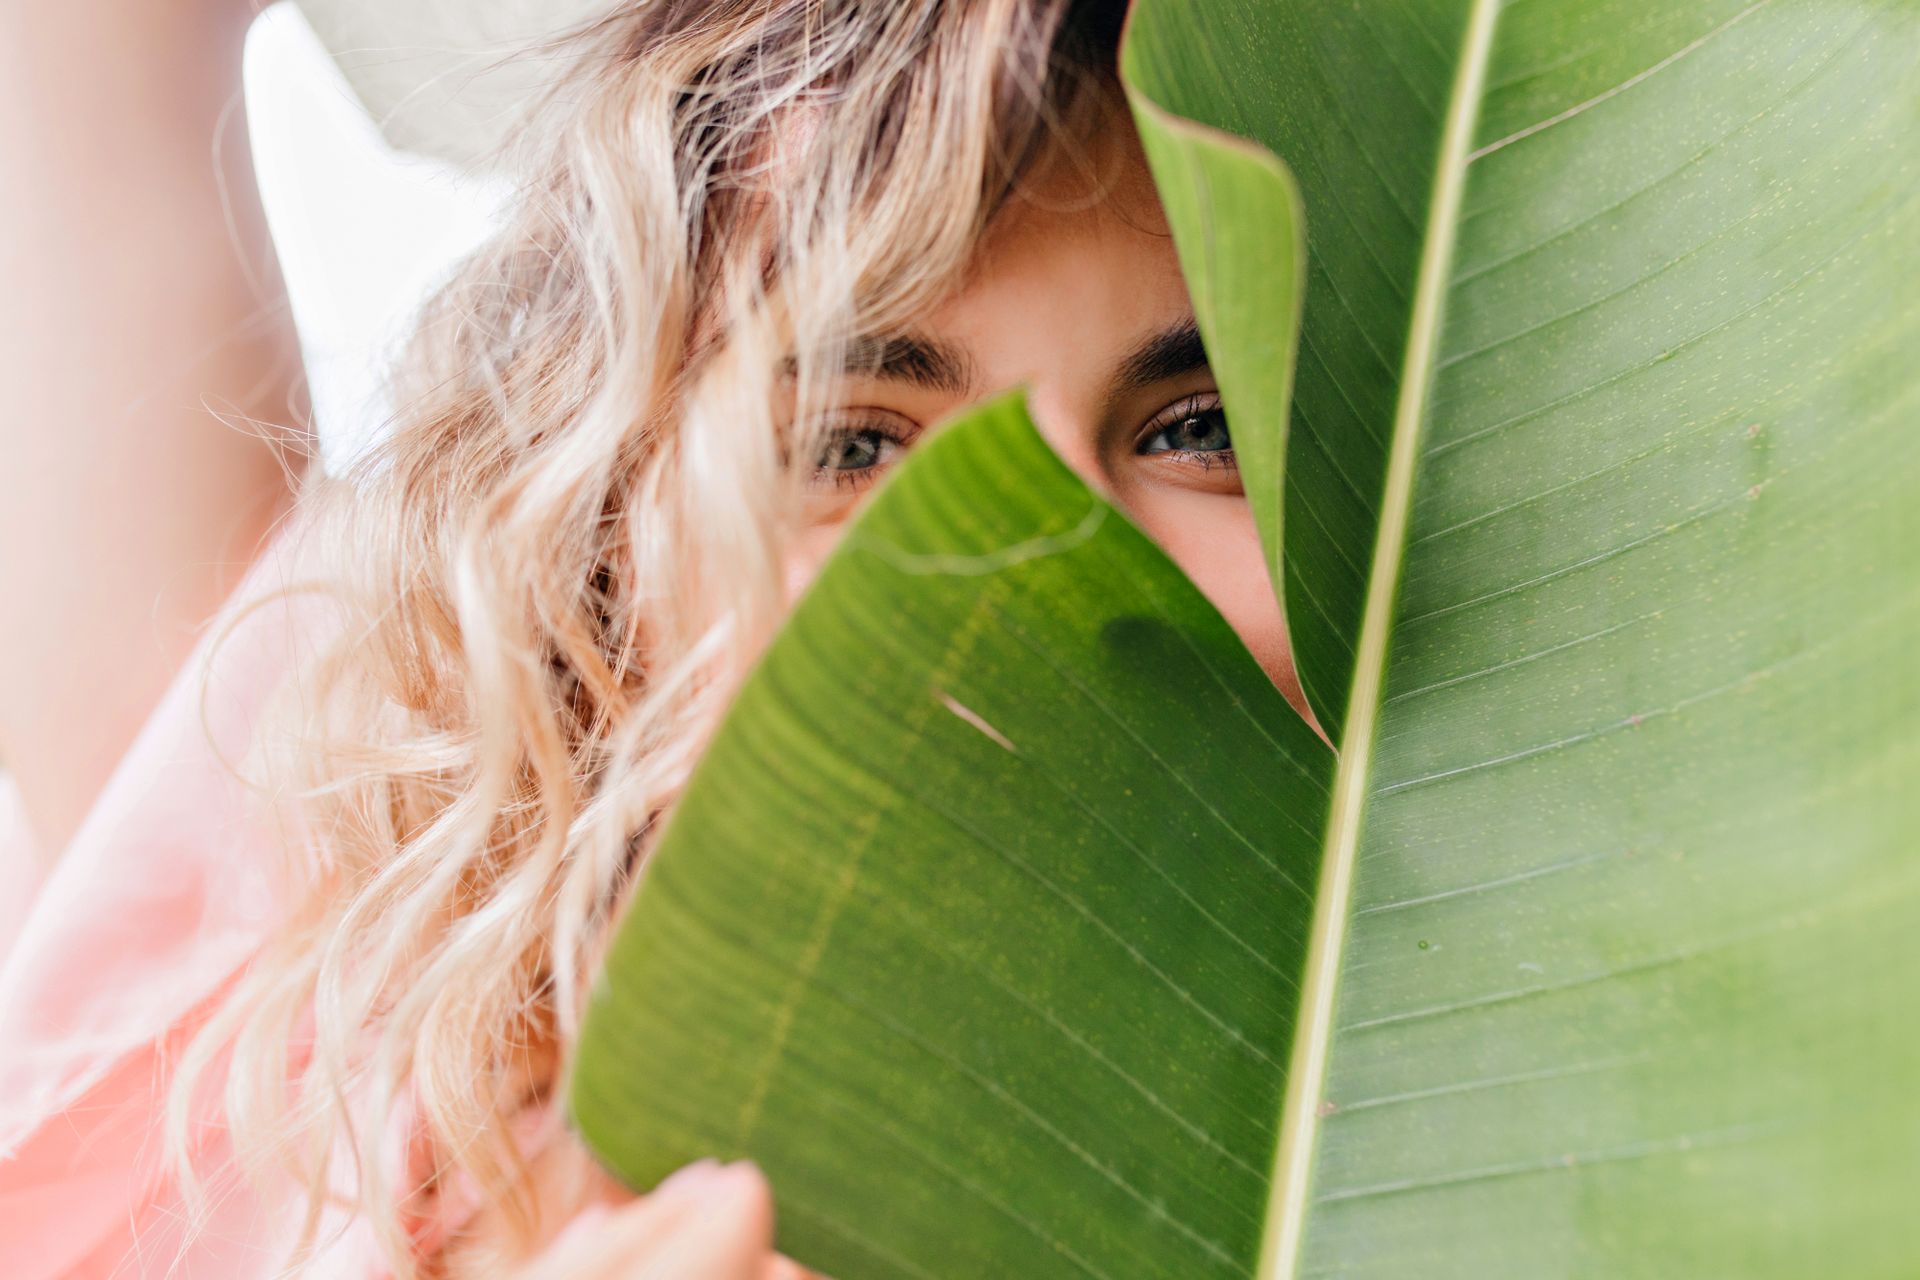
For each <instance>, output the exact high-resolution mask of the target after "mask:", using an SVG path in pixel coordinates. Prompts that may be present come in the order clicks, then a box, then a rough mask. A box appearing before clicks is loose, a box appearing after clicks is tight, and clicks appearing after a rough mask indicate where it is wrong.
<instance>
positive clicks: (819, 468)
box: [813, 416, 919, 489]
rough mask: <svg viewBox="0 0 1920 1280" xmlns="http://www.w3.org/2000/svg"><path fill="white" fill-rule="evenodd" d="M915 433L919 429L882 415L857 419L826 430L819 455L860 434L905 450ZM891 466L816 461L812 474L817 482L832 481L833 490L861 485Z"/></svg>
mask: <svg viewBox="0 0 1920 1280" xmlns="http://www.w3.org/2000/svg"><path fill="white" fill-rule="evenodd" d="M918 434H919V430H918V428H909V427H907V426H905V425H904V424H900V423H894V422H891V421H889V420H887V419H886V418H884V417H877V416H876V417H870V418H856V419H854V420H852V421H849V422H845V423H843V424H841V425H839V426H835V427H831V428H829V429H828V430H827V432H826V434H825V435H824V436H823V437H822V438H821V442H820V454H819V456H820V457H822V458H825V457H826V456H827V454H828V452H829V451H830V450H832V449H833V448H834V446H836V445H838V444H841V443H843V442H846V441H850V440H857V439H859V438H861V437H862V436H873V437H876V438H878V439H879V440H882V441H885V442H888V443H890V444H892V445H894V446H896V447H897V448H901V449H904V448H906V447H907V446H908V445H909V444H911V443H913V438H914V437H915V436H917V435H918ZM891 465H892V464H891V463H890V462H882V463H880V464H879V465H877V466H871V467H851V468H849V467H831V466H828V465H827V464H826V463H825V462H817V463H815V465H814V469H813V475H814V480H815V482H816V483H820V484H831V485H833V487H834V488H836V489H854V488H863V487H865V486H867V485H871V484H873V483H874V482H875V481H876V480H878V479H879V478H880V476H881V474H882V473H883V472H884V471H886V469H887V468H888V467H889V466H891Z"/></svg>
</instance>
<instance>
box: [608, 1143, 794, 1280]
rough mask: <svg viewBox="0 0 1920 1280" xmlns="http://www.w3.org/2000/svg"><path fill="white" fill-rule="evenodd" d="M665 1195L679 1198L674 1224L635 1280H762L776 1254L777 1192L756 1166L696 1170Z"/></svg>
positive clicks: (658, 1242) (634, 1272) (742, 1164)
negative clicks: (773, 1254) (775, 1211)
mask: <svg viewBox="0 0 1920 1280" xmlns="http://www.w3.org/2000/svg"><path fill="white" fill-rule="evenodd" d="M676 1176H677V1175H676ZM663 1194H664V1195H668V1196H672V1197H674V1202H673V1210H674V1218H673V1221H672V1224H671V1226H670V1228H669V1230H668V1232H667V1233H666V1234H665V1235H663V1236H661V1237H660V1238H659V1239H658V1241H657V1242H656V1244H655V1247H654V1248H653V1250H652V1251H651V1252H650V1253H649V1254H648V1256H647V1260H646V1262H645V1264H644V1265H642V1266H641V1267H639V1268H638V1269H637V1270H635V1271H633V1272H631V1273H630V1274H631V1276H632V1280H761V1278H762V1276H763V1274H764V1269H765V1264H766V1262H767V1257H768V1255H769V1254H770V1253H771V1252H772V1251H773V1192H772V1190H771V1189H770V1188H769V1187H768V1186H767V1180H766V1177H765V1176H764V1175H763V1174H761V1172H760V1170H759V1169H758V1168H757V1167H756V1166H754V1165H753V1164H751V1163H749V1162H747V1161H744V1160H742V1161H740V1162H738V1163H735V1164H730V1165H725V1166H720V1167H711V1166H710V1167H706V1168H701V1169H697V1170H690V1171H688V1175H687V1179H686V1181H685V1182H682V1183H680V1184H678V1185H676V1186H673V1187H667V1188H663Z"/></svg>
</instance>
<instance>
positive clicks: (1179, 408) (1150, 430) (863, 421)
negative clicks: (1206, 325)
mask: <svg viewBox="0 0 1920 1280" xmlns="http://www.w3.org/2000/svg"><path fill="white" fill-rule="evenodd" d="M1221 409H1222V405H1221V403H1220V397H1219V395H1218V394H1217V393H1214V392H1203V393H1199V394H1196V395H1190V396H1186V397H1183V398H1182V399H1180V400H1176V401H1175V402H1174V403H1172V404H1170V405H1168V406H1167V407H1166V408H1164V409H1162V410H1160V411H1159V412H1158V413H1156V414H1154V415H1153V417H1152V418H1151V419H1149V420H1148V421H1147V424H1146V425H1145V426H1144V427H1142V428H1141V429H1140V434H1139V436H1138V437H1137V438H1136V439H1135V441H1134V447H1133V451H1134V454H1135V455H1136V456H1140V457H1152V456H1164V457H1171V458H1175V459H1178V460H1179V461H1181V462H1183V463H1187V464H1189V465H1194V464H1197V465H1199V466H1200V467H1201V468H1203V469H1205V470H1209V471H1210V470H1212V469H1213V468H1215V467H1232V466H1236V465H1238V464H1237V461H1236V459H1235V457H1234V451H1233V448H1232V446H1231V445H1229V446H1228V447H1227V448H1225V449H1157V450H1153V451H1151V452H1149V451H1148V450H1147V449H1146V447H1145V446H1146V444H1147V442H1148V441H1150V440H1152V439H1153V438H1154V437H1155V436H1157V435H1159V434H1160V433H1161V432H1163V431H1166V430H1168V429H1169V428H1171V427H1175V426H1178V425H1179V424H1181V423H1182V422H1185V421H1187V420H1188V419H1190V418H1196V417H1199V416H1200V415H1202V414H1206V413H1218V412H1220V411H1221ZM919 434H920V432H919V428H917V427H908V426H906V425H905V424H903V423H896V422H894V421H891V420H890V419H889V418H888V417H885V416H874V417H868V418H856V419H853V420H851V421H848V422H845V423H843V424H841V425H839V426H835V427H831V428H829V429H828V430H827V432H826V434H825V435H824V436H823V437H822V439H821V445H820V454H819V456H820V457H821V458H825V457H826V456H827V454H828V452H829V451H830V450H831V449H833V448H834V446H836V445H838V444H841V443H843V442H846V441H851V440H857V439H859V438H861V437H863V436H873V437H876V438H877V439H879V440H881V441H885V442H887V443H890V444H892V445H894V446H895V447H896V448H899V449H904V448H906V447H907V446H908V445H910V444H912V443H913V440H914V437H915V436H917V435H919ZM1229 438H1231V437H1229ZM891 465H892V463H891V462H882V463H880V464H878V465H875V466H869V467H832V466H828V465H827V464H826V463H825V462H824V461H823V462H818V463H816V464H815V466H814V472H813V474H814V481H815V483H818V484H831V485H833V487H834V488H836V489H854V488H863V487H866V486H868V485H871V484H873V483H874V482H875V481H877V480H878V479H879V478H880V476H881V474H882V473H884V472H885V471H886V470H887V468H888V467H890V466H891Z"/></svg>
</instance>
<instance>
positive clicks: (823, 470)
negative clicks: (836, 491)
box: [813, 424, 907, 486]
mask: <svg viewBox="0 0 1920 1280" xmlns="http://www.w3.org/2000/svg"><path fill="white" fill-rule="evenodd" d="M906 447H907V441H906V439H904V438H902V436H900V435H896V434H894V432H892V431H890V430H888V429H887V428H885V427H882V426H874V425H866V424H861V425H848V426H844V427H837V428H835V429H834V430H832V431H830V432H829V433H828V434H827V437H826V439H825V441H823V442H822V443H821V446H820V453H819V455H818V456H817V457H816V458H815V459H814V464H813V476H814V482H815V483H817V484H833V485H837V486H845V485H856V484H869V483H871V482H873V481H874V480H877V479H878V478H879V473H880V472H881V470H883V469H884V468H885V467H887V466H888V465H890V464H891V463H893V462H894V461H895V460H896V459H897V458H898V457H899V455H900V452H901V451H902V450H903V449H905V448H906Z"/></svg>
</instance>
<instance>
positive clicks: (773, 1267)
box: [760, 1255, 829, 1280]
mask: <svg viewBox="0 0 1920 1280" xmlns="http://www.w3.org/2000/svg"><path fill="white" fill-rule="evenodd" d="M760 1280H829V1278H828V1277H827V1276H824V1275H822V1274H820V1273H819V1272H818V1271H809V1270H807V1269H806V1268H805V1267H803V1266H801V1265H800V1264H799V1263H797V1262H795V1261H794V1260H793V1259H792V1258H788V1257H785V1256H782V1255H776V1256H775V1257H774V1258H773V1259H772V1260H771V1261H770V1262H768V1263H767V1269H766V1270H765V1271H763V1272H761V1274H760Z"/></svg>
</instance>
